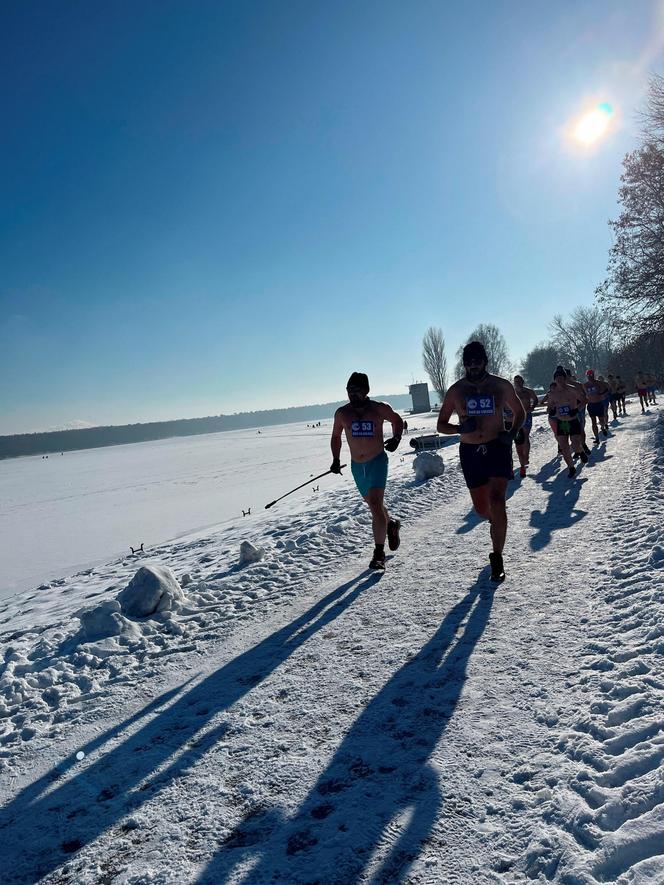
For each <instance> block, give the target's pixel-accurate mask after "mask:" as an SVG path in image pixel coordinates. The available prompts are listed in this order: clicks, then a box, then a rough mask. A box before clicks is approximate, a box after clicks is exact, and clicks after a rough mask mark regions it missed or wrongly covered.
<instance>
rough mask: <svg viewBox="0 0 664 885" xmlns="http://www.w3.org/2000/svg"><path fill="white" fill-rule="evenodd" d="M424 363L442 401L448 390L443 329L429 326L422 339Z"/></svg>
mask: <svg viewBox="0 0 664 885" xmlns="http://www.w3.org/2000/svg"><path fill="white" fill-rule="evenodd" d="M422 363H423V364H424V368H425V370H426V373H427V375H428V376H429V379H430V380H431V384H432V386H433V389H434V390H435V391H436V393H437V394H438V396H439V397H440V400H439V402H441V403H442V401H443V399H444V397H445V391H446V390H447V357H446V356H445V338H444V337H443V332H442V329H436V328H434V327H433V326H429V328H428V329H427V330H426V333H425V335H424V338H423V339H422Z"/></svg>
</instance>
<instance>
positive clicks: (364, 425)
mask: <svg viewBox="0 0 664 885" xmlns="http://www.w3.org/2000/svg"><path fill="white" fill-rule="evenodd" d="M350 432H351V436H365V437H371V436H373V435H374V423H373V421H353V423H352V424H351V425H350Z"/></svg>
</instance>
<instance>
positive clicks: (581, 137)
mask: <svg viewBox="0 0 664 885" xmlns="http://www.w3.org/2000/svg"><path fill="white" fill-rule="evenodd" d="M612 120H613V108H612V107H611V105H610V104H608V102H602V104H598V105H596V106H595V107H594V108H592V109H591V110H589V111H586V112H585V113H584V114H582V115H581V116H580V117H579V118H578V119H577V120H576V122H575V123H574V124H573V127H572V135H573V137H574V139H575V141H576V142H577V143H578V144H581V145H584V146H585V147H590V146H591V145H594V144H597V142H599V141H601V140H602V138H604V136H605V135H606V134H607V132H608V131H609V129H610V127H611V123H612Z"/></svg>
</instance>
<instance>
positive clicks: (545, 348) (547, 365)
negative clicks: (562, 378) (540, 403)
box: [521, 344, 561, 390]
mask: <svg viewBox="0 0 664 885" xmlns="http://www.w3.org/2000/svg"><path fill="white" fill-rule="evenodd" d="M560 362H561V356H560V354H559V353H558V349H557V348H556V347H551V346H550V345H548V344H538V345H537V347H533V349H532V350H531V351H530V352H529V353H528V354H527V355H526V357H525V359H524V361H523V367H522V369H521V374H522V375H523V376H524V378H525V380H526V384H530V385H531V387H543V388H544V389H545V390H546V389H547V388H548V386H549V384H550V383H551V379H552V378H553V373H554V371H555V368H556V366H557V365H558V363H560Z"/></svg>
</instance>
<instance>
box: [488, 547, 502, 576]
mask: <svg viewBox="0 0 664 885" xmlns="http://www.w3.org/2000/svg"><path fill="white" fill-rule="evenodd" d="M489 562H490V563H491V580H492V581H496V582H499V581H504V580H505V568H504V566H503V556H502V554H501V553H489Z"/></svg>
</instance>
